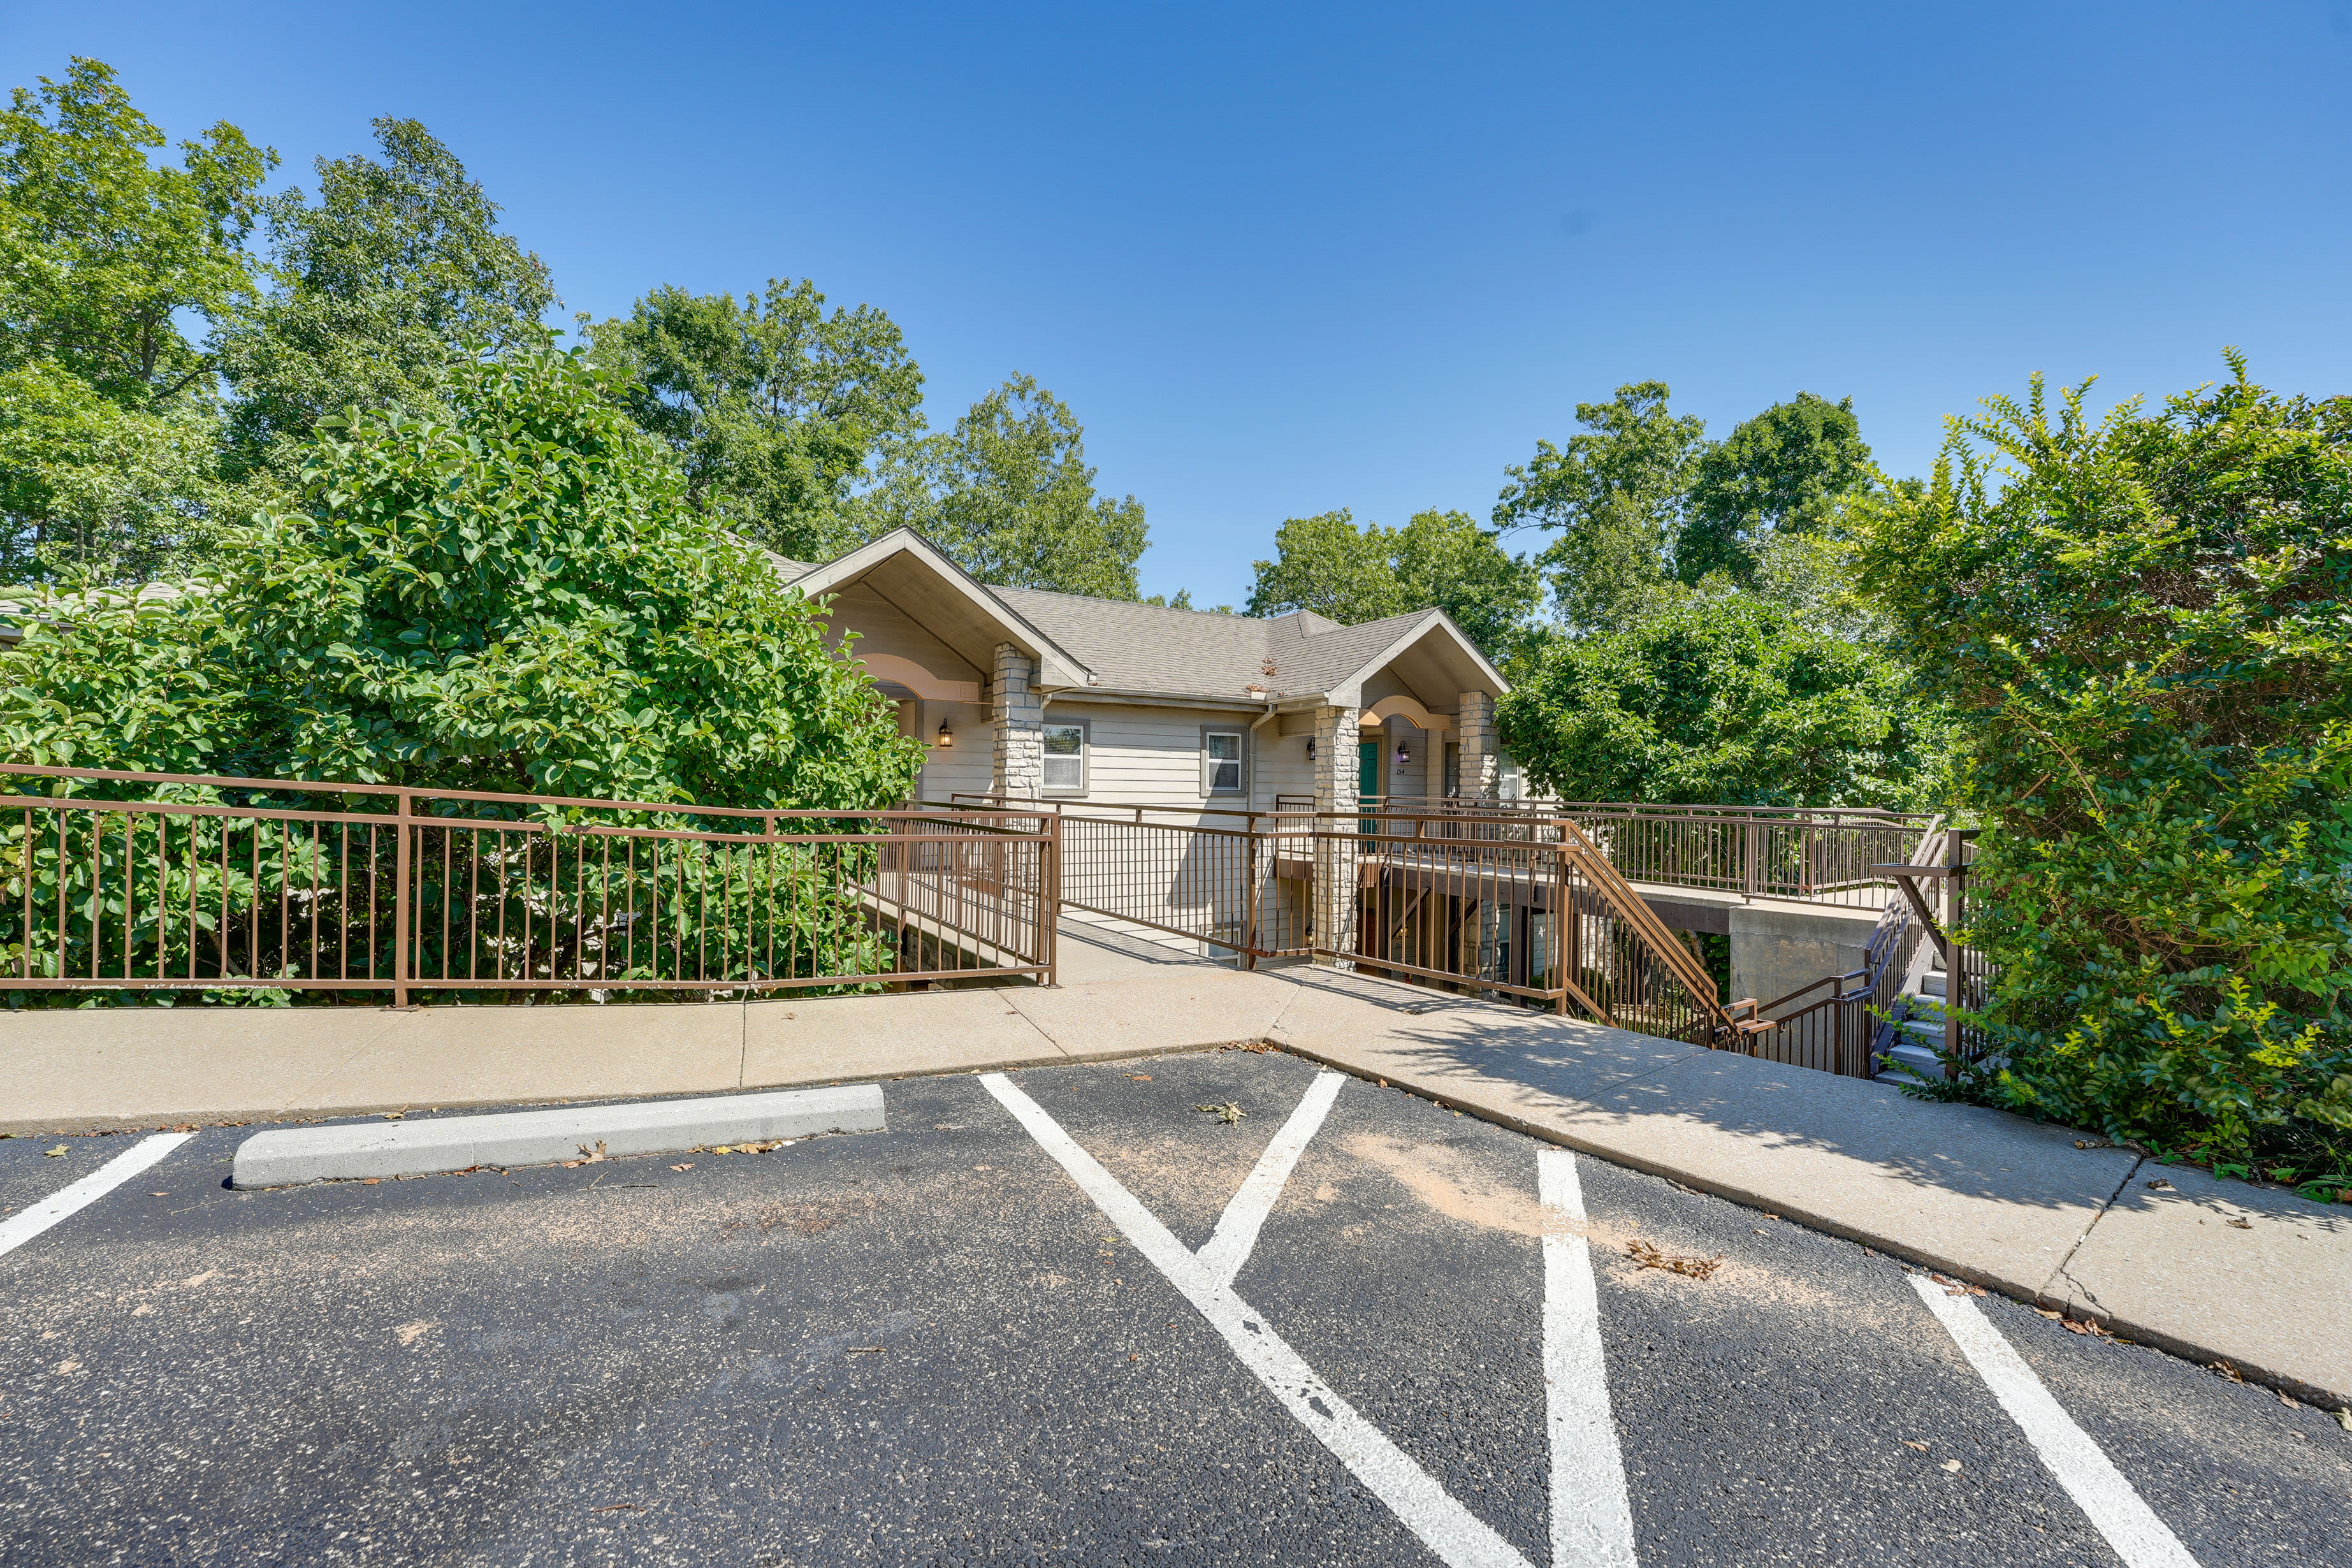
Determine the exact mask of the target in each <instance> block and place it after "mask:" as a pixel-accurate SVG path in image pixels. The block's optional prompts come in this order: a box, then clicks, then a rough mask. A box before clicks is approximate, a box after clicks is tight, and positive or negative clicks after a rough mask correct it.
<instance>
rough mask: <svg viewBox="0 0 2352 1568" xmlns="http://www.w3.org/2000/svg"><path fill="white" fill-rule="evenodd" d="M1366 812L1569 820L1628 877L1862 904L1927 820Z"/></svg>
mask: <svg viewBox="0 0 2352 1568" xmlns="http://www.w3.org/2000/svg"><path fill="white" fill-rule="evenodd" d="M1365 809H1367V810H1370V811H1382V810H1390V809H1403V810H1409V811H1412V812H1418V813H1429V812H1442V813H1444V814H1445V815H1448V816H1458V817H1462V818H1465V819H1468V820H1486V821H1493V822H1514V821H1518V822H1527V823H1530V824H1540V823H1543V822H1547V821H1553V820H1564V821H1569V822H1573V823H1575V824H1576V825H1577V826H1580V827H1581V828H1583V829H1584V831H1585V832H1586V834H1587V835H1589V836H1590V837H1591V838H1592V840H1593V841H1594V842H1595V843H1596V844H1598V845H1600V846H1601V850H1602V852H1603V853H1604V854H1606V855H1607V856H1608V857H1609V858H1610V860H1611V862H1612V864H1613V865H1615V866H1616V868H1618V870H1620V871H1622V873H1624V875H1625V877H1626V878H1627V879H1629V880H1632V881H1635V882H1647V883H1652V884H1663V885H1665V886H1669V887H1684V888H1704V889H1710V890H1713V891H1717V892H1728V893H1737V894H1738V895H1740V896H1741V897H1743V898H1748V899H1795V900H1803V901H1806V902H1810V903H1826V904H1832V905H1838V906H1843V907H1847V908H1860V909H1869V908H1875V907H1877V906H1879V905H1881V904H1883V903H1885V901H1886V898H1887V894H1888V893H1889V891H1890V890H1891V888H1892V884H1891V883H1890V882H1889V880H1888V879H1886V878H1885V877H1884V876H1881V875H1879V874H1878V873H1877V872H1876V871H1875V870H1874V867H1875V866H1877V865H1879V864H1881V863H1884V862H1886V861H1893V860H1907V859H1908V858H1910V856H1911V855H1912V854H1913V852H1914V851H1915V850H1916V848H1917V847H1918V844H1919V842H1920V838H1921V836H1922V835H1923V834H1924V833H1925V832H1926V830H1927V824H1928V823H1929V821H1930V820H1932V819H1931V818H1930V817H1929V816H1927V815H1926V814H1924V813H1911V812H1893V811H1876V810H1837V809H1814V808H1810V807H1784V806H1734V805H1688V806H1685V805H1645V804H1642V803H1636V802H1626V801H1569V800H1447V801H1409V800H1404V799H1402V798H1391V799H1376V800H1371V801H1368V802H1366V803H1365Z"/></svg>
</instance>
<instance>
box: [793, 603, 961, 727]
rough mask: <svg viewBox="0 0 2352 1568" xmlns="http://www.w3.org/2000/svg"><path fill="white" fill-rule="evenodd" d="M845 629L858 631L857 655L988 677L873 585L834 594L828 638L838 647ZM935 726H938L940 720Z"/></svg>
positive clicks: (938, 672)
mask: <svg viewBox="0 0 2352 1568" xmlns="http://www.w3.org/2000/svg"><path fill="white" fill-rule="evenodd" d="M845 632H856V634H857V641H856V643H855V644H853V645H852V646H851V647H850V654H851V657H853V658H855V657H856V656H857V655H859V654H867V653H887V654H891V655H894V656H896V657H897V658H908V659H912V660H914V661H915V662H916V663H917V664H919V665H921V666H922V667H923V668H925V669H928V670H929V671H930V672H931V673H932V674H933V675H935V676H937V677H938V678H939V679H941V680H971V681H978V680H982V679H985V678H986V677H985V672H984V671H982V670H978V669H974V668H972V667H971V665H969V664H966V663H965V662H964V661H963V660H962V659H961V658H957V657H956V654H955V650H954V649H952V648H950V647H948V645H947V644H945V643H943V642H941V641H940V639H939V638H937V637H933V636H932V635H931V634H930V633H929V632H927V631H925V630H924V629H923V628H922V627H921V626H917V625H916V624H915V623H914V622H913V621H911V620H909V619H908V618H907V616H905V615H903V614H902V613H900V611H899V609H898V606H897V605H893V604H891V603H890V601H889V600H887V599H885V598H884V597H883V596H882V595H879V594H877V593H875V592H874V591H873V590H872V589H870V588H866V587H862V586H861V587H851V588H845V589H843V590H842V591H841V592H840V593H839V594H836V595H834V601H833V609H832V612H831V614H830V615H829V616H827V617H826V626H825V640H826V641H827V642H829V643H831V644H832V645H833V646H835V647H839V646H840V645H841V638H842V635H843V634H844V633H845ZM932 727H933V728H935V729H936V728H937V727H938V724H937V721H933V726H932Z"/></svg>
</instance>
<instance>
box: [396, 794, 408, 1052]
mask: <svg viewBox="0 0 2352 1568" xmlns="http://www.w3.org/2000/svg"><path fill="white" fill-rule="evenodd" d="M410 798H411V797H410V795H409V794H408V792H407V791H406V790H403V791H401V792H400V824H399V826H397V827H395V828H394V830H393V831H394V834H395V835H397V837H394V840H393V846H392V1005H394V1006H395V1007H405V1006H407V1005H408V899H409V886H408V884H409V880H410V878H409V868H408V859H409V856H408V803H409V800H410Z"/></svg>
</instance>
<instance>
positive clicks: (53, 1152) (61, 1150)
mask: <svg viewBox="0 0 2352 1568" xmlns="http://www.w3.org/2000/svg"><path fill="white" fill-rule="evenodd" d="M41 1152H42V1153H44V1154H47V1156H48V1157H49V1158H50V1159H52V1160H54V1159H56V1158H57V1157H58V1155H60V1154H69V1153H71V1152H73V1151H72V1150H70V1149H68V1148H67V1147H66V1146H65V1145H64V1144H62V1143H60V1144H58V1146H57V1147H56V1148H54V1149H44V1150H42V1151H41Z"/></svg>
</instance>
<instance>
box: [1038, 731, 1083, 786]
mask: <svg viewBox="0 0 2352 1568" xmlns="http://www.w3.org/2000/svg"><path fill="white" fill-rule="evenodd" d="M1086 788H1087V727H1086V725H1085V723H1084V722H1083V721H1081V722H1079V723H1076V724H1048V725H1046V726H1045V793H1046V794H1048V795H1084V794H1085V793H1086Z"/></svg>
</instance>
